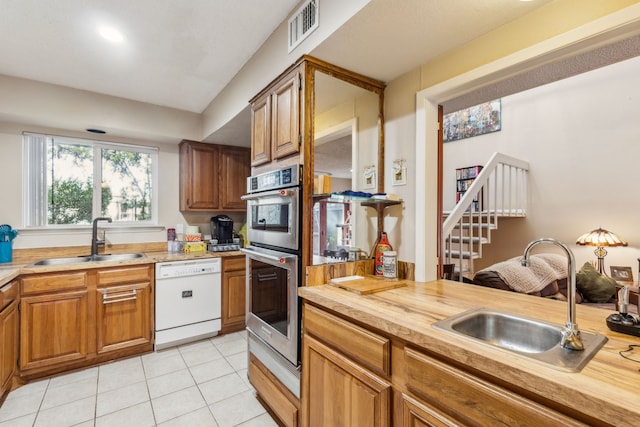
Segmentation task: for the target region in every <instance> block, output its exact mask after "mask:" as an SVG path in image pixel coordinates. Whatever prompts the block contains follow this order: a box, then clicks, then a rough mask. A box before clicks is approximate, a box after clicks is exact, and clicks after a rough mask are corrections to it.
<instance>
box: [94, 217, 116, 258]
mask: <svg viewBox="0 0 640 427" xmlns="http://www.w3.org/2000/svg"><path fill="white" fill-rule="evenodd" d="M98 221H107V222H111V221H112V220H111V218H109V217H106V216H102V217H100V218H96V219H94V220H93V233H92V235H91V256H96V255H98V246H100V245H104V238H103V239H102V240H98Z"/></svg>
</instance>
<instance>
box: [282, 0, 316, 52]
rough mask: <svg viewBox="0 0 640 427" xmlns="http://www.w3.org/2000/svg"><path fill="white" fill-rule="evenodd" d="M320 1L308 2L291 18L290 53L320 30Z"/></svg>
mask: <svg viewBox="0 0 640 427" xmlns="http://www.w3.org/2000/svg"><path fill="white" fill-rule="evenodd" d="M318 1H319V0H307V1H306V2H305V3H304V4H303V5H302V6H301V7H300V9H298V10H297V11H296V13H295V14H294V15H293V16H292V17H291V18H289V53H291V51H292V50H293V49H295V48H296V46H298V45H299V44H300V43H302V41H303V40H304V39H306V38H307V36H309V34H311V33H312V32H313V30H315V29H316V28H318Z"/></svg>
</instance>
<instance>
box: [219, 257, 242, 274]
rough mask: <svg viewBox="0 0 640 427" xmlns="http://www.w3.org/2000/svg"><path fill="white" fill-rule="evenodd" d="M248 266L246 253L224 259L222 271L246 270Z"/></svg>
mask: <svg viewBox="0 0 640 427" xmlns="http://www.w3.org/2000/svg"><path fill="white" fill-rule="evenodd" d="M246 266H247V264H246V259H245V256H244V255H243V256H238V257H229V258H223V259H222V271H236V270H244V269H245V268H246Z"/></svg>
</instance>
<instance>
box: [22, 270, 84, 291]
mask: <svg viewBox="0 0 640 427" xmlns="http://www.w3.org/2000/svg"><path fill="white" fill-rule="evenodd" d="M21 281H22V294H23V295H29V294H37V293H40V292H56V291H61V290H68V289H81V288H86V286H87V272H86V271H78V272H75V273H61V274H47V275H46V276H27V277H23V278H22V279H21Z"/></svg>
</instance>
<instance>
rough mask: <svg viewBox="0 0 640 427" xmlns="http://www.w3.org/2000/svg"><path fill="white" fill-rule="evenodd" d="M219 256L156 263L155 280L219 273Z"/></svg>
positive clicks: (220, 262)
mask: <svg viewBox="0 0 640 427" xmlns="http://www.w3.org/2000/svg"><path fill="white" fill-rule="evenodd" d="M221 264H222V261H221V259H220V258H210V259H207V260H197V261H174V262H161V263H157V264H156V280H157V279H165V278H169V277H183V276H193V275H199V274H211V273H220V271H221Z"/></svg>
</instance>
